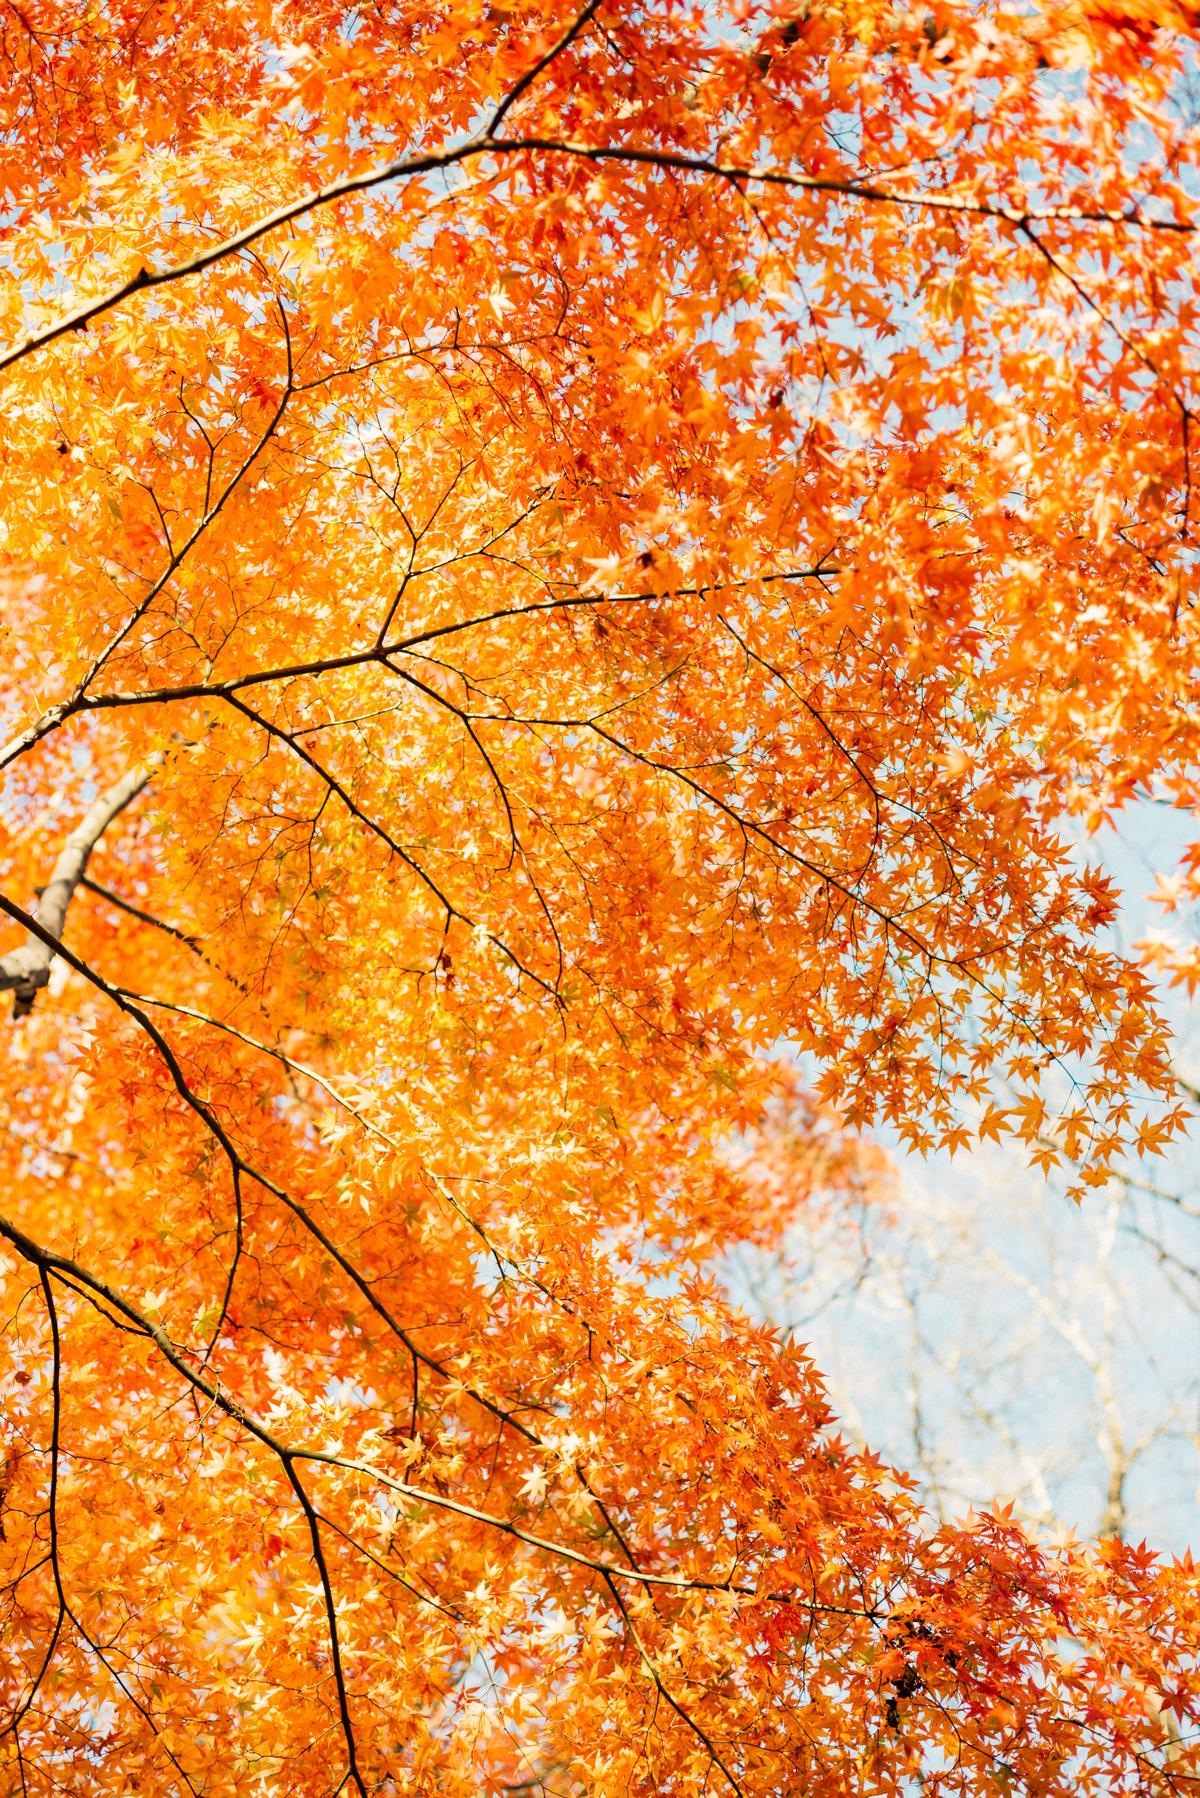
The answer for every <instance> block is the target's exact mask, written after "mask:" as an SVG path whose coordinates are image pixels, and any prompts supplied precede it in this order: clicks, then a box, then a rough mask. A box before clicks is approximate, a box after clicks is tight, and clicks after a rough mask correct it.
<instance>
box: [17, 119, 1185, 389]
mask: <svg viewBox="0 0 1200 1798" xmlns="http://www.w3.org/2000/svg"><path fill="white" fill-rule="evenodd" d="M539 152H540V153H541V154H543V155H555V156H568V157H572V158H574V159H576V160H578V161H583V162H593V163H602V162H625V163H631V164H633V165H635V166H641V167H648V168H656V169H667V170H674V171H675V172H676V173H678V174H685V175H686V174H690V175H712V176H715V177H717V178H718V179H719V180H722V181H726V182H728V183H729V184H730V185H731V186H734V187H736V188H739V189H741V188H743V187H744V186H745V185H746V184H747V183H749V182H757V183H759V184H761V185H763V186H767V187H782V188H787V189H790V190H792V191H794V192H797V193H811V194H831V195H834V196H837V195H840V196H841V197H842V198H844V199H848V200H861V201H868V202H872V203H874V204H875V205H882V206H900V207H904V208H906V209H910V210H917V211H934V212H947V213H957V214H963V215H965V216H968V217H973V218H991V219H996V220H998V221H1000V222H1002V223H1004V224H1009V225H1015V226H1017V227H1018V228H1021V229H1024V228H1025V227H1026V226H1027V225H1029V224H1030V223H1044V222H1047V221H1057V222H1065V223H1071V224H1081V225H1110V226H1124V227H1126V228H1128V227H1133V228H1135V229H1138V230H1144V231H1169V232H1175V233H1182V234H1190V233H1192V232H1194V231H1195V230H1196V228H1197V227H1196V224H1195V223H1194V221H1193V220H1191V219H1175V218H1169V219H1168V218H1155V217H1153V216H1152V215H1149V214H1146V213H1144V212H1142V211H1141V210H1140V209H1138V208H1137V207H1130V208H1129V209H1128V210H1127V211H1124V212H1118V211H1116V210H1115V209H1113V208H1110V207H1101V206H1093V207H1088V206H1078V207H1075V206H1043V207H1036V206H1034V207H1030V206H1007V205H1004V204H1002V203H1000V202H998V201H994V200H984V199H973V198H972V197H971V196H970V195H969V194H964V195H961V196H960V195H955V194H948V193H938V192H928V191H917V192H914V193H904V192H902V191H900V190H898V189H894V188H889V187H880V186H877V185H876V184H875V183H873V182H862V181H853V180H849V179H847V178H846V177H844V176H840V177H839V176H831V175H809V174H804V173H800V172H796V171H792V170H788V169H779V168H771V167H759V166H757V165H755V164H752V163H724V162H719V161H717V160H716V159H715V158H713V157H710V156H699V155H695V154H690V153H688V152H687V151H683V150H666V149H655V148H654V147H653V146H645V147H643V146H641V145H636V144H581V143H575V142H574V141H572V140H571V139H570V138H558V137H517V138H505V137H492V136H490V135H489V134H486V133H485V134H483V135H480V136H477V137H472V138H469V139H468V140H467V141H466V142H465V143H462V144H456V145H454V146H453V147H452V148H451V149H448V150H440V151H435V152H431V153H429V154H427V155H424V156H408V157H400V158H399V159H397V160H396V161H393V162H387V163H384V164H383V165H382V166H381V167H378V168H373V169H365V170H364V171H363V172H362V174H359V175H347V176H344V177H343V179H342V180H340V181H331V182H329V183H328V184H327V185H326V186H324V187H317V188H312V189H310V190H309V192H308V193H306V194H301V195H300V196H299V198H298V199H295V200H288V201H285V203H284V204H283V205H282V206H277V207H276V208H275V210H274V211H273V212H268V213H267V214H266V215H265V217H263V218H260V219H258V220H256V221H255V222H254V223H253V224H250V225H247V226H245V228H244V229H243V230H241V231H235V232H234V233H233V235H232V236H231V237H226V238H223V239H222V240H221V241H220V242H219V243H215V244H212V245H211V246H210V247H209V248H208V249H206V250H199V251H197V253H196V254H195V255H194V256H189V257H188V258H187V259H186V260H185V261H183V262H176V263H172V264H170V265H168V266H167V267H166V268H158V269H151V268H147V267H146V266H145V265H143V266H142V267H140V268H139V269H138V270H137V273H136V274H134V275H131V276H130V277H129V279H128V280H126V281H122V282H121V283H120V285H119V286H117V287H111V288H109V290H108V292H107V293H104V294H101V295H100V296H99V297H98V298H97V299H94V300H89V301H88V302H87V303H86V304H85V305H83V306H79V307H77V308H76V309H75V311H74V312H68V313H66V314H65V315H64V316H63V317H62V318H59V319H58V320H56V322H55V323H54V324H52V325H47V326H46V328H45V329H44V330H42V331H35V332H34V333H33V334H32V335H31V336H29V337H27V338H25V340H24V341H23V342H22V343H18V344H14V346H13V347H12V349H10V350H9V351H8V352H7V353H6V354H5V355H2V356H0V372H2V371H3V370H4V369H6V368H11V367H12V366H13V364H14V363H16V362H20V361H22V360H23V359H24V358H25V357H26V356H31V355H33V354H34V352H35V351H37V350H40V349H44V348H45V347H46V346H47V345H48V344H51V343H54V342H55V341H56V340H57V339H58V338H60V337H65V336H66V335H67V333H68V332H69V331H86V329H87V327H88V326H89V325H90V324H91V323H92V322H93V320H95V319H97V318H101V317H102V316H103V315H104V314H105V313H106V312H111V311H112V309H113V307H114V306H119V305H120V304H121V302H122V301H123V300H127V299H129V298H131V296H132V295H133V294H136V293H143V292H145V291H147V290H148V289H150V288H152V287H165V286H167V285H168V284H171V283H174V282H176V281H183V280H186V279H188V277H189V276H191V275H198V274H201V273H203V271H204V270H205V269H207V268H211V267H212V266H213V264H214V263H217V262H223V261H225V260H226V259H227V258H228V257H230V256H236V255H237V253H238V252H239V251H240V250H244V249H248V248H249V246H250V245H251V244H253V243H257V241H258V239H259V238H260V237H266V236H267V235H268V234H269V233H270V232H271V231H274V230H277V229H278V228H279V226H281V225H287V224H290V223H292V222H293V221H294V220H296V219H299V218H303V217H304V216H305V214H306V213H309V212H315V211H317V210H318V209H319V208H321V207H324V206H329V205H331V204H332V203H333V202H334V201H335V200H341V199H345V198H347V197H348V196H349V195H350V194H357V193H366V192H368V191H369V190H370V189H371V188H375V187H383V186H385V185H386V184H387V183H388V182H389V181H402V180H406V179H409V178H411V177H412V176H414V175H427V174H433V173H437V172H439V171H444V170H449V169H452V168H455V167H457V166H458V165H459V164H461V163H465V162H472V161H475V160H476V159H477V158H479V157H481V156H514V155H532V154H536V153H539Z"/></svg>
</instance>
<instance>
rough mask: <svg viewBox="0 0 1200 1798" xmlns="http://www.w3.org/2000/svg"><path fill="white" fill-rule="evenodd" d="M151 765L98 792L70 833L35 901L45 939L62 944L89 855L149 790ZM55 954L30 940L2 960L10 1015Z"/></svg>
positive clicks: (20, 1011) (22, 1005)
mask: <svg viewBox="0 0 1200 1798" xmlns="http://www.w3.org/2000/svg"><path fill="white" fill-rule="evenodd" d="M153 772H154V766H153V764H143V765H141V766H139V767H135V768H130V769H129V770H128V771H127V772H126V773H125V774H123V775H122V776H121V778H120V780H119V781H117V782H116V784H115V785H114V786H111V787H110V788H109V789H108V791H107V793H101V795H100V797H99V798H98V799H97V800H96V801H95V802H94V804H93V805H92V806H91V807H90V808H89V810H88V811H87V812H86V813H85V814H84V816H83V817H82V818H81V820H80V821H79V823H78V824H77V825H76V826H75V829H74V830H73V831H72V832H71V834H70V836H69V837H68V838H67V840H66V842H65V843H64V844H63V846H62V849H61V851H60V852H59V856H58V860H57V861H56V862H55V864H54V872H53V873H52V874H51V876H50V884H49V885H48V886H47V887H45V888H44V889H43V891H42V896H41V899H40V900H39V902H38V922H39V923H40V924H41V925H42V928H43V930H44V931H45V932H46V936H47V937H52V938H53V939H54V941H55V942H59V941H61V939H62V933H63V930H64V928H65V926H66V922H67V908H68V906H69V905H70V903H71V900H72V899H73V898H74V897H75V891H76V889H77V887H78V886H79V885H80V883H81V881H82V880H83V877H84V872H85V870H86V868H87V865H88V859H89V857H90V856H91V853H92V850H93V849H94V848H95V847H96V844H97V843H98V842H99V841H100V838H101V837H102V836H103V835H104V833H105V831H106V830H107V829H108V827H109V825H110V824H111V823H112V821H113V819H114V818H116V817H117V815H118V814H119V813H120V812H123V811H124V810H125V807H126V806H127V805H129V804H130V802H131V801H132V800H134V799H136V798H137V796H138V794H139V793H141V792H142V791H143V790H144V788H145V787H146V786H147V784H148V783H149V780H150V776H151V774H152V773H153ZM53 960H54V949H53V948H52V947H51V946H50V944H49V943H48V942H47V941H46V938H45V937H35V936H30V937H29V938H28V940H27V941H26V942H24V943H22V945H21V947H20V948H19V949H12V950H10V951H9V953H8V954H7V955H4V956H0V992H11V993H12V995H13V1016H14V1018H23V1017H24V1016H25V1015H26V1013H28V1012H30V1011H32V1009H33V1002H34V1000H35V998H36V997H37V995H38V992H39V991H40V989H41V988H42V987H44V986H45V985H46V982H47V981H48V980H49V978H50V964H51V962H52V961H53Z"/></svg>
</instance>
